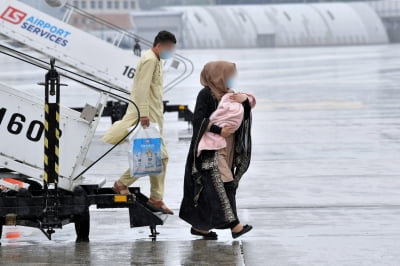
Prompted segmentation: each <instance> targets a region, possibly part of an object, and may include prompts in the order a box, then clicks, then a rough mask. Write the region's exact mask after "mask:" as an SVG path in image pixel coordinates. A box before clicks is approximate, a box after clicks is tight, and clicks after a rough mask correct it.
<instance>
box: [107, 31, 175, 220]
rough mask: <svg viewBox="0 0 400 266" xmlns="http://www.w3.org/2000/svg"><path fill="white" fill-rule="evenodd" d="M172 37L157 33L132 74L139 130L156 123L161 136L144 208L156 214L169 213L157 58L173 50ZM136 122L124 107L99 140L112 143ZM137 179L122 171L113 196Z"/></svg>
mask: <svg viewBox="0 0 400 266" xmlns="http://www.w3.org/2000/svg"><path fill="white" fill-rule="evenodd" d="M175 43H176V39H175V36H174V35H173V34H172V33H170V32H167V31H161V32H159V33H158V35H157V36H156V38H155V40H154V44H153V48H152V49H150V50H148V51H146V52H145V53H144V54H143V56H142V57H141V59H140V61H139V63H138V65H137V67H136V73H135V79H134V84H133V88H132V93H131V100H132V101H133V102H134V103H136V104H137V106H138V108H139V111H140V123H141V125H142V126H143V127H146V126H148V125H149V123H150V122H155V123H157V124H158V126H159V128H160V133H161V152H162V164H163V172H162V174H161V175H159V176H150V185H151V189H150V199H149V202H148V205H149V206H150V207H152V208H153V209H154V210H156V211H162V212H164V213H167V214H173V212H172V211H171V210H170V209H169V208H168V207H167V206H166V205H165V204H164V202H163V201H162V200H163V196H164V185H165V174H166V169H167V163H168V153H167V149H166V146H165V139H164V136H163V124H164V117H163V109H164V104H163V65H162V61H161V59H168V58H169V57H170V56H171V55H172V51H173V49H174V47H175ZM138 119H139V117H138V113H137V110H136V108H135V107H134V106H133V105H132V104H129V105H128V109H127V111H126V113H125V115H124V117H123V118H122V120H120V121H117V122H115V123H114V124H113V125H112V126H111V128H110V129H109V130H108V131H107V133H106V135H105V136H104V137H103V141H105V142H107V143H110V144H116V143H118V142H119V141H120V140H121V139H122V138H123V137H125V136H126V135H127V134H128V128H130V127H132V126H133V125H135V124H136V123H137V120H138ZM136 180H137V178H133V177H131V176H130V171H129V169H128V170H126V171H125V172H124V173H123V174H122V176H121V177H120V179H119V180H117V181H115V183H114V190H115V191H116V192H117V193H121V194H129V189H128V187H129V186H130V185H131V184H132V183H133V182H135V181H136Z"/></svg>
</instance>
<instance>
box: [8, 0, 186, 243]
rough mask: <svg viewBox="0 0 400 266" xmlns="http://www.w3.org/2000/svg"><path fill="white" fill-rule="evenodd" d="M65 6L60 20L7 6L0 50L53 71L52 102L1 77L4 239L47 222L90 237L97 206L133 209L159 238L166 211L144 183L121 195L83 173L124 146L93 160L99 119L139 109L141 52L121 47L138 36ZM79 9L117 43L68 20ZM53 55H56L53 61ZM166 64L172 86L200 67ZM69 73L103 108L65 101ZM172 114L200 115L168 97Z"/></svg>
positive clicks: (49, 229) (48, 90)
mask: <svg viewBox="0 0 400 266" xmlns="http://www.w3.org/2000/svg"><path fill="white" fill-rule="evenodd" d="M64 9H65V10H64V13H63V14H64V15H63V18H62V19H61V20H58V19H56V18H54V17H52V16H49V15H47V14H44V13H42V12H40V11H38V10H36V9H34V8H32V7H29V6H27V5H25V4H23V3H21V2H19V1H16V0H2V1H1V2H0V53H1V54H3V55H6V56H8V57H9V58H14V59H15V60H18V61H19V62H22V63H23V64H30V65H33V66H35V68H38V69H42V70H43V74H44V73H45V72H47V74H46V76H45V79H44V82H43V83H41V86H43V87H44V93H43V95H44V100H43V98H37V97H34V96H32V95H31V94H28V93H26V92H24V91H23V90H19V89H16V88H14V87H12V86H9V85H7V84H5V83H3V81H2V80H0V238H1V234H2V229H3V226H15V225H22V226H29V227H35V228H39V229H40V230H41V231H42V232H43V233H44V234H45V235H46V236H47V237H48V238H49V239H51V236H52V234H53V233H54V232H55V229H57V228H62V227H63V226H64V225H65V224H68V223H74V224H75V229H76V234H77V238H76V240H77V241H89V228H90V215H89V207H90V206H91V205H96V206H97V208H128V209H129V219H130V226H131V227H140V226H149V227H150V230H151V235H150V236H151V237H153V238H155V237H156V235H157V231H156V226H157V225H162V224H163V223H164V221H165V219H166V215H163V214H161V213H157V210H154V209H152V208H151V207H150V206H148V205H147V201H148V198H147V197H146V196H144V195H143V194H141V192H140V189H139V188H130V191H131V193H132V194H131V195H117V194H115V193H114V191H113V190H112V189H111V188H105V187H103V186H104V184H105V180H100V181H98V182H96V183H87V182H85V178H84V175H85V173H86V171H88V170H89V169H90V167H92V166H93V165H95V164H96V163H98V162H99V161H100V160H101V159H102V158H103V157H104V156H105V155H106V154H108V153H109V152H110V151H111V150H112V149H114V148H115V147H116V145H114V146H113V147H112V148H110V149H109V150H108V151H107V152H106V153H104V154H103V155H102V156H100V157H99V158H98V159H96V160H95V161H93V162H92V161H90V160H89V159H88V158H87V152H88V150H89V147H90V144H91V142H92V139H93V136H94V134H95V131H96V128H97V126H98V123H99V120H100V117H101V116H104V115H106V116H110V117H111V118H112V120H113V121H115V120H118V119H120V118H121V116H122V115H123V113H124V111H125V109H126V107H127V105H128V104H129V103H131V104H133V105H135V104H134V103H133V102H131V101H130V100H129V91H130V86H131V83H132V79H133V77H134V72H135V69H134V67H133V66H134V65H136V63H137V61H138V59H139V56H138V54H137V53H133V52H132V51H131V50H125V49H122V48H121V47H120V44H121V43H122V40H128V41H133V40H135V41H137V40H139V37H138V36H136V35H133V34H131V33H129V32H125V31H123V30H121V29H119V28H117V27H115V26H113V25H111V24H108V23H106V22H104V21H101V20H99V19H97V18H96V17H93V16H90V15H89V14H86V13H84V12H83V11H81V10H78V9H76V8H74V7H72V6H69V5H66V6H65V7H64ZM74 14H75V15H76V14H78V15H80V16H85V17H86V18H87V19H91V20H93V21H94V23H97V24H100V26H101V27H102V28H104V27H107V28H108V29H110V31H111V30H113V31H115V39H114V40H113V41H112V42H111V43H109V42H106V41H104V40H101V39H99V38H97V37H96V36H93V35H91V34H90V33H87V32H84V31H82V30H79V29H77V28H74V27H73V26H71V25H70V24H69V23H68V21H69V19H70V18H71V17H73V16H74ZM57 32H58V33H57ZM67 32H68V34H67ZM53 35H55V36H53ZM45 36H47V37H45ZM51 36H53V37H51ZM58 38H61V39H62V40H58ZM140 40H141V39H140ZM60 43H61V44H63V45H60ZM141 43H142V45H144V44H147V45H148V46H149V45H150V43H149V42H146V41H145V40H141ZM48 58H53V59H52V60H51V62H50V64H49V63H48ZM55 62H57V64H55ZM166 64H167V66H166V71H167V76H168V75H169V76H170V78H169V82H168V84H167V86H166V88H165V91H168V90H170V89H172V88H173V87H174V86H175V85H176V84H178V83H179V82H181V81H182V80H183V79H185V78H187V77H188V76H189V75H190V74H191V72H192V70H193V66H192V64H191V62H190V60H187V59H186V58H184V57H182V56H179V55H176V56H175V58H174V59H173V60H172V61H171V62H168V61H167V62H166ZM168 64H169V66H168ZM1 71H3V70H1ZM60 76H61V77H62V78H60ZM61 79H62V80H63V81H64V80H68V83H69V82H74V83H75V84H79V85H80V86H83V87H84V88H85V89H87V88H89V89H91V90H93V91H95V92H97V93H98V99H97V104H96V105H95V106H91V105H89V104H87V105H86V106H85V107H80V108H67V107H65V106H62V105H60V95H62V93H60V91H61V92H62V88H63V84H62V83H61V81H60V80H61ZM38 81H39V80H38ZM36 86H37V85H36ZM110 99H112V101H110ZM165 111H178V114H179V118H180V119H181V120H185V121H190V120H191V115H192V114H191V112H190V110H188V109H187V106H186V105H175V106H171V105H168V104H167V103H165ZM0 244H1V243H0Z"/></svg>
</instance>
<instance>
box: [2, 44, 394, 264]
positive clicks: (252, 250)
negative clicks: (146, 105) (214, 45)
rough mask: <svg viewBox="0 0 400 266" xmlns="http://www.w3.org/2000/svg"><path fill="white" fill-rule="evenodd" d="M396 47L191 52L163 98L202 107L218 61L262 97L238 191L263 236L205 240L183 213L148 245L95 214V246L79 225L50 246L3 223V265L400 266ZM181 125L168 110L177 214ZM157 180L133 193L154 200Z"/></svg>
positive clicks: (121, 160) (245, 213) (116, 164)
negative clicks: (202, 76)
mask: <svg viewBox="0 0 400 266" xmlns="http://www.w3.org/2000/svg"><path fill="white" fill-rule="evenodd" d="M399 48H400V47H399V46H398V45H390V46H368V47H339V48H334V47H330V48H301V49H273V50H256V49H254V50H243V51H242V50H227V51H221V50H216V51H213V50H207V51H202V52H201V53H199V51H184V53H185V55H187V56H188V57H189V58H191V59H192V60H193V61H194V62H195V64H196V71H195V73H194V74H193V76H192V77H191V78H190V79H189V80H187V81H186V82H184V83H183V84H181V85H179V87H178V88H177V89H176V90H173V91H171V92H169V93H168V94H167V95H166V96H165V98H166V99H168V100H170V101H171V103H173V104H174V103H177V104H181V103H186V104H189V105H190V106H191V107H193V104H194V101H195V97H196V94H197V91H198V90H199V89H200V86H199V85H198V77H199V72H200V70H201V66H202V65H203V64H204V63H205V62H207V61H209V60H217V59H228V60H231V61H234V62H236V63H237V66H238V69H239V75H240V76H239V77H240V82H239V85H240V86H241V88H244V89H243V90H244V91H250V92H253V93H254V94H255V95H256V97H257V100H258V103H257V107H256V109H255V111H254V116H253V144H254V151H253V160H252V165H251V167H250V169H249V172H248V173H247V174H246V175H245V177H244V178H243V181H242V183H241V184H240V188H239V192H238V207H239V217H240V218H241V220H242V222H243V223H249V224H252V225H253V226H254V230H253V231H251V232H250V233H249V234H247V235H245V236H243V237H242V238H239V239H237V240H232V238H231V236H230V233H229V232H228V231H221V230H217V233H218V234H219V240H217V241H204V240H200V239H196V238H195V237H192V236H191V235H190V233H189V229H190V227H189V226H188V225H187V224H185V223H184V222H183V221H181V220H180V219H179V218H178V217H177V215H174V216H170V217H169V218H168V220H167V221H166V224H165V225H164V226H161V227H159V228H158V230H159V232H160V235H159V236H158V238H157V241H151V239H150V238H149V237H148V235H149V233H150V232H149V230H148V228H134V229H131V228H129V220H128V212H127V210H97V209H95V208H93V209H91V235H90V238H91V242H90V243H86V244H85V243H79V244H76V243H75V242H74V240H75V232H74V227H73V225H67V226H65V227H64V228H63V229H62V230H57V232H56V234H55V235H54V236H53V237H54V239H53V240H51V241H49V240H47V239H46V238H45V237H44V235H43V234H42V233H41V232H40V231H39V230H37V229H30V228H25V227H6V228H5V230H4V232H3V239H2V243H3V245H2V246H1V247H0V258H1V260H0V265H251V266H252V265H262V266H264V265H268V266H269V265H271V266H281V265H282V266H283V265H302V266H303V265H305V266H309V265H318V266H319V265H332V266H342V265H355V266H360V265H371V266H377V265H379V266H380V265H390V266H391V265H393V266H398V265H400V252H399V250H400V227H399V226H398V225H399V224H400V178H399V172H400V171H399V170H400V164H399V159H400V148H399V147H400V146H399V142H400V129H399V125H400V108H399V105H398V103H399V102H400V88H399V84H400V75H399V74H400V60H399V59H400V49H399ZM20 85H21V86H26V85H24V84H20ZM32 90H36V89H32ZM240 90H241V89H240ZM65 94H67V95H66V98H67V100H66V101H67V103H68V105H74V106H75V105H76V103H75V102H73V101H74V95H72V94H69V95H68V92H66V93H65ZM176 121H177V116H176V114H166V124H165V135H166V136H167V141H168V149H169V153H170V163H169V165H168V173H167V187H166V196H165V202H166V203H167V204H168V206H169V207H171V208H172V209H173V210H174V211H175V212H176V213H177V212H178V209H179V204H180V200H181V197H182V181H183V168H184V160H185V157H186V153H187V149H188V142H187V141H179V138H180V137H182V136H185V133H186V130H187V124H186V123H184V122H176ZM108 126H109V121H108V120H106V119H104V120H102V122H101V125H100V127H99V131H98V133H97V134H96V140H95V144H94V146H93V148H92V150H91V151H90V154H91V156H93V157H96V155H98V154H100V153H101V151H103V150H105V149H106V147H105V146H104V145H103V144H101V142H100V140H99V138H100V137H101V135H102V134H103V133H104V131H105V130H106V129H107V127H108ZM127 167H128V163H127V158H126V148H125V147H123V146H121V147H119V148H118V149H117V150H116V151H115V152H113V154H111V155H110V156H108V157H106V159H105V160H104V161H103V162H102V163H101V164H99V165H98V166H96V167H94V168H93V169H92V170H91V171H90V173H89V174H88V179H96V178H103V177H105V178H106V180H107V185H111V184H112V182H113V181H114V180H115V179H116V178H117V177H118V175H119V174H120V173H122V172H123V171H124V170H125V169H126V168H127ZM148 183H149V182H148V179H147V178H142V179H141V180H139V181H138V182H137V183H136V185H137V186H140V187H141V188H142V191H143V192H144V193H146V194H147V193H148V191H149V184H148ZM15 235H20V236H19V237H18V238H12V236H15ZM7 236H10V237H9V238H7Z"/></svg>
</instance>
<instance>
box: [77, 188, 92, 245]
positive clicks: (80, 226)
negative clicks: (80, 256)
mask: <svg viewBox="0 0 400 266" xmlns="http://www.w3.org/2000/svg"><path fill="white" fill-rule="evenodd" d="M73 195H74V198H75V199H77V200H79V201H80V203H81V205H83V207H82V209H81V208H80V209H81V210H80V211H79V214H75V215H74V218H73V222H74V223H75V232H76V242H77V243H79V242H89V232H90V214H89V204H88V202H87V193H86V191H85V190H84V189H83V188H82V187H81V186H77V187H76V188H75V189H74V191H73Z"/></svg>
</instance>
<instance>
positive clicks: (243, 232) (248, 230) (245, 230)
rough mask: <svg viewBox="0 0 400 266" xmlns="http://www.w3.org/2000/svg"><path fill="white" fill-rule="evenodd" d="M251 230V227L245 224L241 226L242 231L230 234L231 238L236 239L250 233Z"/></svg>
mask: <svg viewBox="0 0 400 266" xmlns="http://www.w3.org/2000/svg"><path fill="white" fill-rule="evenodd" d="M251 229H253V226H251V225H248V224H246V225H245V226H243V229H242V231H239V232H236V233H235V232H232V237H233V238H238V237H239V236H241V235H244V234H246V233H248V232H250V231H251Z"/></svg>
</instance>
